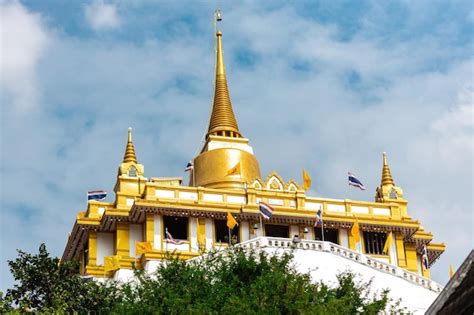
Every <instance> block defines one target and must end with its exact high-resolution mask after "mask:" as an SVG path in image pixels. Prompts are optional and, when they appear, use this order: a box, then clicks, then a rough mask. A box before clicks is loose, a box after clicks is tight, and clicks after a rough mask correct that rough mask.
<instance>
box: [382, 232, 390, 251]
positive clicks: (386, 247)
mask: <svg viewBox="0 0 474 315" xmlns="http://www.w3.org/2000/svg"><path fill="white" fill-rule="evenodd" d="M390 245H392V232H390V233H389V234H388V235H387V239H386V240H385V245H384V247H383V252H384V253H385V254H386V255H388V250H389V249H390Z"/></svg>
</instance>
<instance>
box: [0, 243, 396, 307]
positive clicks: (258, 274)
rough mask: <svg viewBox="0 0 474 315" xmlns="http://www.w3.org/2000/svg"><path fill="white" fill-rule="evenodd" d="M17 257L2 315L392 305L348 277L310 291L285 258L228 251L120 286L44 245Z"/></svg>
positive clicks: (174, 262)
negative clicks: (14, 314)
mask: <svg viewBox="0 0 474 315" xmlns="http://www.w3.org/2000/svg"><path fill="white" fill-rule="evenodd" d="M18 253H19V255H18V258H17V259H15V260H14V261H10V262H9V265H10V269H11V272H12V274H13V276H14V278H15V280H16V282H17V284H15V286H14V288H13V289H9V290H8V291H7V292H6V294H5V295H3V294H1V293H0V312H2V313H5V312H9V311H13V310H14V308H16V310H19V311H21V312H27V311H37V312H46V313H53V312H54V313H71V312H78V313H87V314H90V313H94V314H99V313H107V314H108V313H112V314H236V313H241V314H378V313H380V312H381V311H383V310H386V309H387V307H388V306H389V305H390V304H391V303H392V302H391V301H390V299H389V298H388V291H384V292H382V293H381V294H379V295H371V293H370V286H371V283H370V282H369V283H358V282H357V281H356V279H355V277H354V275H352V274H350V273H343V274H340V275H338V277H337V279H338V285H336V286H335V287H329V286H327V285H326V284H324V283H322V282H320V283H314V282H313V281H311V278H310V276H309V275H308V274H303V273H298V272H297V271H296V270H295V268H294V267H293V265H292V258H293V256H292V254H291V253H283V254H281V255H268V254H266V253H265V252H263V251H260V252H256V251H249V250H246V249H243V248H239V247H232V248H230V249H229V250H227V251H225V252H213V253H209V254H207V255H204V256H202V257H200V258H199V259H194V260H192V261H183V260H180V259H177V258H176V256H175V257H174V258H172V257H169V258H168V259H167V260H164V261H163V262H162V264H161V265H160V266H159V267H158V269H157V270H156V272H154V273H152V274H146V273H145V272H143V271H141V270H135V275H136V280H135V281H134V282H131V283H128V284H119V283H116V282H113V281H111V282H109V283H108V284H101V283H99V282H96V281H84V279H82V278H81V277H80V276H79V275H78V266H77V263H74V262H65V263H63V264H59V260H58V259H57V258H51V257H50V256H49V254H48V252H47V251H46V247H45V246H44V245H41V246H40V249H39V254H37V255H30V254H27V253H25V252H23V251H18ZM396 307H397V305H396V304H394V306H393V307H392V308H391V311H392V312H399V311H400V310H399V309H397V308H396Z"/></svg>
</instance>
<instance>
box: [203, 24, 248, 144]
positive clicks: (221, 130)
mask: <svg viewBox="0 0 474 315" xmlns="http://www.w3.org/2000/svg"><path fill="white" fill-rule="evenodd" d="M216 41H217V43H216V82H215V89H214V102H213V105H212V113H211V119H210V121H209V129H208V132H207V136H209V135H218V136H227V137H234V138H241V137H242V136H241V134H240V131H239V127H238V126H237V120H236V119H235V115H234V111H233V109H232V103H231V101H230V95H229V89H228V87H227V77H226V73H225V66H224V52H223V49H222V33H221V32H216Z"/></svg>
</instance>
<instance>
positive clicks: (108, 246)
mask: <svg viewBox="0 0 474 315" xmlns="http://www.w3.org/2000/svg"><path fill="white" fill-rule="evenodd" d="M114 240H115V237H114V234H113V233H97V265H98V266H103V265H104V257H105V256H112V255H113V254H114Z"/></svg>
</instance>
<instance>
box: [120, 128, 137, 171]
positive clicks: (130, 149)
mask: <svg viewBox="0 0 474 315" xmlns="http://www.w3.org/2000/svg"><path fill="white" fill-rule="evenodd" d="M129 162H134V163H138V162H137V156H136V155H135V148H134V146H133V142H132V128H128V141H127V147H126V148H125V155H124V156H123V163H129Z"/></svg>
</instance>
